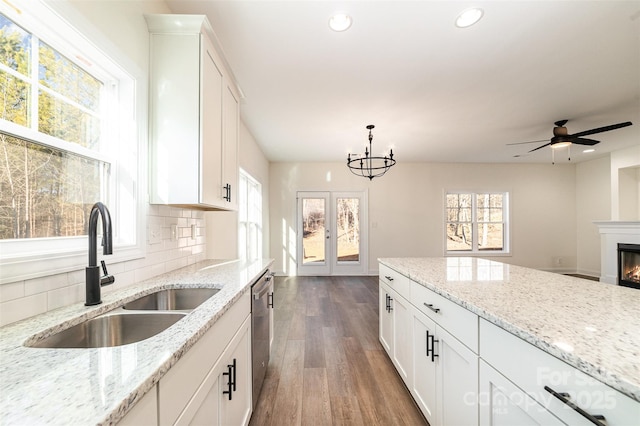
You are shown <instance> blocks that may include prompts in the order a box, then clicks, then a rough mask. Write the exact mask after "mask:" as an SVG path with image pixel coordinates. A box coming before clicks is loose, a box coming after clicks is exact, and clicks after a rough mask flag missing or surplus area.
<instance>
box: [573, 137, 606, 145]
mask: <svg viewBox="0 0 640 426" xmlns="http://www.w3.org/2000/svg"><path fill="white" fill-rule="evenodd" d="M571 143H575V144H578V145H595V144H597V143H600V141H596V140H593V139H586V138H572V139H571Z"/></svg>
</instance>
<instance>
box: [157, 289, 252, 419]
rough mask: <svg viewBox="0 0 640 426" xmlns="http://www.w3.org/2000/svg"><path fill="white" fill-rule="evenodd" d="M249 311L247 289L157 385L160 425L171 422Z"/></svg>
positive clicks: (248, 292)
mask: <svg viewBox="0 0 640 426" xmlns="http://www.w3.org/2000/svg"><path fill="white" fill-rule="evenodd" d="M250 312H251V292H250V291H245V293H244V294H243V295H242V296H241V298H240V299H239V300H238V301H236V303H234V304H233V306H231V308H229V310H227V311H226V312H225V313H224V314H223V315H222V317H220V318H219V319H218V321H217V322H216V323H215V324H214V325H213V327H211V328H210V329H209V330H208V331H207V332H206V333H205V334H204V336H202V337H201V338H200V340H198V342H197V343H196V344H195V345H193V347H192V348H191V349H189V351H188V352H187V353H185V354H184V355H183V356H182V358H180V360H179V361H178V362H177V363H176V364H175V365H174V366H173V367H171V369H170V370H169V371H167V374H165V375H164V377H162V379H160V383H159V384H158V389H159V392H158V407H159V413H160V416H159V418H160V424H161V425H165V424H174V423H175V421H176V420H177V418H178V416H179V415H180V413H181V412H182V410H183V409H184V407H185V406H186V405H187V403H188V402H189V400H191V397H192V396H193V395H194V394H195V392H196V390H197V389H198V388H199V387H200V384H201V383H202V382H203V381H204V379H205V377H206V376H207V374H208V373H209V370H211V368H212V367H213V366H214V364H215V362H216V361H217V360H218V358H220V356H221V355H222V352H223V351H224V350H225V348H226V347H227V345H228V344H229V342H230V341H231V339H232V338H233V336H234V335H235V334H236V331H237V330H238V328H239V327H240V325H241V324H242V323H243V322H244V320H245V319H246V318H247V316H248V315H249V314H250Z"/></svg>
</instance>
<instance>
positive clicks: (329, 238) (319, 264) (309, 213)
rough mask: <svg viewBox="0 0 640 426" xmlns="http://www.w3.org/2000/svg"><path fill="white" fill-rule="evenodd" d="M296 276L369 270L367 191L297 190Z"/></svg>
mask: <svg viewBox="0 0 640 426" xmlns="http://www.w3.org/2000/svg"><path fill="white" fill-rule="evenodd" d="M297 199H298V209H297V216H298V232H297V235H298V237H297V239H298V241H297V265H298V275H318V276H323V275H366V274H367V273H368V238H367V229H368V226H367V197H366V192H361V191H360V192H328V191H324V192H321V191H317V192H316V191H306V192H298V194H297Z"/></svg>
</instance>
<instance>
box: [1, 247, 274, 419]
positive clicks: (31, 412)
mask: <svg viewBox="0 0 640 426" xmlns="http://www.w3.org/2000/svg"><path fill="white" fill-rule="evenodd" d="M271 263H272V260H260V261H256V262H252V263H248V264H245V263H241V262H239V261H219V260H208V261H203V262H199V263H197V264H194V265H191V266H188V267H185V268H182V269H179V270H176V271H173V272H169V273H167V274H163V275H160V276H157V277H154V278H152V279H150V280H147V281H144V282H141V283H139V284H136V285H133V286H130V287H127V288H124V289H122V290H118V291H114V292H112V293H108V294H105V295H103V303H102V304H101V305H98V306H92V307H86V306H84V305H83V304H81V303H79V304H75V305H71V306H68V307H65V308H61V309H58V310H56V311H52V312H49V313H46V314H43V315H38V316H36V317H33V318H29V319H26V320H23V321H20V322H17V323H14V324H10V325H7V326H5V327H2V328H0V386H1V391H0V395H1V396H0V398H1V399H0V400H1V408H0V424H6V425H18V424H20V425H23V424H24V425H26V424H64V425H71V424H83V425H89V424H115V423H117V422H118V421H120V420H121V419H123V417H124V416H125V414H126V413H127V412H128V411H129V410H130V409H131V408H132V407H133V406H134V405H135V404H136V403H137V402H139V401H140V400H141V399H142V398H143V397H144V396H145V394H146V393H148V392H149V391H150V390H152V389H155V385H156V384H157V383H158V382H159V381H160V379H161V378H162V377H163V376H165V374H166V373H167V372H168V371H169V370H170V369H171V367H172V366H174V365H175V364H176V363H177V362H178V361H179V360H180V359H181V358H182V357H183V355H185V354H186V353H187V352H188V350H189V349H190V348H192V347H193V346H194V345H195V344H196V343H197V342H198V341H199V340H200V338H201V337H202V336H204V335H205V333H206V332H207V331H208V330H210V329H211V328H212V327H213V326H214V325H215V324H216V323H217V322H218V321H219V320H220V319H221V318H223V316H224V314H225V313H226V312H227V311H228V310H229V309H231V307H232V306H233V305H234V304H235V303H236V302H237V301H239V300H240V299H241V298H242V297H243V296H246V293H247V292H248V291H249V289H250V286H251V284H252V283H253V281H254V280H255V279H256V278H258V277H259V276H260V275H261V274H262V273H263V272H264V271H265V270H266V269H267V268H268V267H269V266H270V265H271ZM116 279H117V277H116ZM116 285H117V281H116ZM188 287H209V288H216V289H219V292H218V293H217V294H216V295H215V296H213V297H211V298H210V299H208V300H207V301H206V302H204V303H203V304H202V305H200V306H199V307H197V308H196V309H194V310H193V311H191V312H190V313H189V314H188V315H186V316H185V317H184V318H182V319H181V320H180V321H178V322H177V323H175V324H174V325H172V326H171V327H169V328H168V329H166V330H165V331H163V332H161V333H160V334H158V335H156V336H153V337H151V338H148V339H146V340H142V341H140V342H138V343H132V344H128V345H123V346H116V347H109V348H96V349H42V348H30V347H25V346H24V344H25V342H30V341H33V340H37V339H41V338H44V337H46V336H47V335H51V334H54V333H56V332H57V331H60V330H62V329H64V328H67V327H69V325H72V324H75V323H79V322H82V321H84V320H86V319H89V318H93V317H95V316H98V315H100V314H102V313H105V312H108V311H110V310H113V309H116V308H118V307H120V306H122V305H123V304H124V303H126V302H129V301H132V300H134V299H137V298H138V297H140V296H142V295H145V294H150V293H152V292H155V291H158V290H161V289H166V288H188ZM238 325H239V324H238ZM34 336H35V337H34Z"/></svg>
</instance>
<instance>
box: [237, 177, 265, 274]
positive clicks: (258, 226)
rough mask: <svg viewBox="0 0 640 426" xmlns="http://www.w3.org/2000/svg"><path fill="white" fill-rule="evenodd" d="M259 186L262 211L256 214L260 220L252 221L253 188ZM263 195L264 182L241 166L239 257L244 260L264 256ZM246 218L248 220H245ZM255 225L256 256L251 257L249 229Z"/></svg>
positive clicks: (239, 178) (239, 184) (239, 185)
mask: <svg viewBox="0 0 640 426" xmlns="http://www.w3.org/2000/svg"><path fill="white" fill-rule="evenodd" d="M243 179H244V180H246V181H247V185H246V191H245V193H244V194H242V189H243V183H242V181H243ZM252 187H253V188H257V190H258V193H259V194H260V200H259V203H260V212H259V214H258V215H256V217H257V218H259V221H252V220H250V218H251V214H250V212H251V207H250V205H251V204H252V203H251V188H252ZM262 196H263V192H262V184H261V183H260V182H259V181H258V180H257V179H255V178H254V177H253V176H251V175H250V174H249V173H248V172H246V171H245V170H244V169H242V168H239V173H238V201H239V202H238V258H239V259H240V260H244V261H250V262H251V261H254V260H258V259H261V258H262V253H263V249H262V245H263V236H264V235H263V224H262V219H263V211H262V202H263V199H262ZM245 207H246V212H245V211H243V210H244V208H245ZM243 219H246V220H243ZM252 225H253V226H255V245H256V247H255V251H256V253H255V258H253V257H251V258H249V254H250V252H251V250H250V248H251V239H252V238H251V234H250V232H249V229H250V227H251V226H252ZM243 229H244V232H243ZM243 234H244V239H243V241H241V237H242V235H243Z"/></svg>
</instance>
